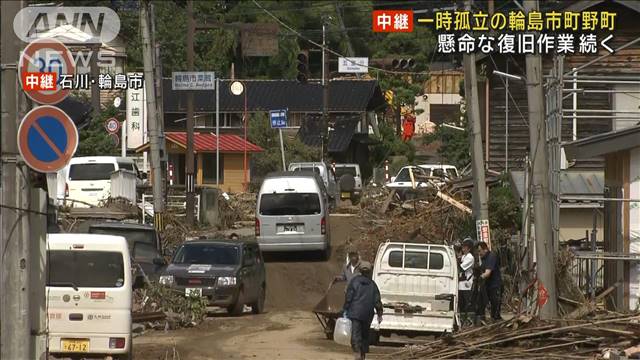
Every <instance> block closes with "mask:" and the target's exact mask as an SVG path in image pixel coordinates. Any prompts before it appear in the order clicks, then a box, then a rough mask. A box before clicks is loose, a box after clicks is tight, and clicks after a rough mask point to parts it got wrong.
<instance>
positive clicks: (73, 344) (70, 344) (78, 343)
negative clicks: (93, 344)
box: [62, 339, 89, 352]
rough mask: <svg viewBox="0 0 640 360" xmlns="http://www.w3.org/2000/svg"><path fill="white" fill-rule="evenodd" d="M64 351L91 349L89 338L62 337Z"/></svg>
mask: <svg viewBox="0 0 640 360" xmlns="http://www.w3.org/2000/svg"><path fill="white" fill-rule="evenodd" d="M62 351H66V352H87V351H89V340H87V339H62Z"/></svg>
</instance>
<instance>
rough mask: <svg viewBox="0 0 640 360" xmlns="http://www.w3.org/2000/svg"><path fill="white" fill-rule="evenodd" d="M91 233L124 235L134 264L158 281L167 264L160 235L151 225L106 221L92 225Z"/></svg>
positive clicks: (151, 278)
mask: <svg viewBox="0 0 640 360" xmlns="http://www.w3.org/2000/svg"><path fill="white" fill-rule="evenodd" d="M89 233H90V234H106V235H117V236H123V237H124V238H125V239H126V240H127V244H128V247H129V253H130V254H131V258H132V259H133V262H134V264H135V265H137V266H140V267H141V268H142V270H143V271H144V273H145V274H146V275H147V276H148V278H149V280H152V281H157V280H158V278H159V277H160V274H162V272H163V271H164V269H165V268H166V266H167V264H166V262H165V260H164V258H163V256H162V255H163V254H162V241H161V240H160V235H159V234H158V232H157V231H156V229H155V228H154V227H153V226H151V225H146V224H133V223H123V222H105V223H100V224H95V225H91V226H90V227H89Z"/></svg>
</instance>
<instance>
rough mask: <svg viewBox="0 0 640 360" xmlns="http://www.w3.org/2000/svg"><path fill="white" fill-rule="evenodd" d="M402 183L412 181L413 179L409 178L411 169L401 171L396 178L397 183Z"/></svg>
mask: <svg viewBox="0 0 640 360" xmlns="http://www.w3.org/2000/svg"><path fill="white" fill-rule="evenodd" d="M402 181H411V178H410V177H409V169H407V168H405V169H402V170H400V172H399V173H398V175H397V176H396V182H402Z"/></svg>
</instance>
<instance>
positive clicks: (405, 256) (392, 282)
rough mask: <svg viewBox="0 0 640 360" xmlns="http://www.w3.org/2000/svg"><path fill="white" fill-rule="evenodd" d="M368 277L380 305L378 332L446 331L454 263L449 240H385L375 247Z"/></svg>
mask: <svg viewBox="0 0 640 360" xmlns="http://www.w3.org/2000/svg"><path fill="white" fill-rule="evenodd" d="M373 280H374V281H375V282H376V284H377V285H378V288H379V289H380V296H381V299H382V306H383V308H384V312H383V319H382V323H380V324H378V323H377V320H376V319H374V321H373V324H372V325H371V328H372V330H373V335H374V337H373V339H372V340H373V341H372V343H375V342H377V341H376V340H378V339H379V336H390V335H391V333H397V334H400V335H416V334H419V333H451V332H453V330H454V328H455V325H456V312H457V306H458V266H457V264H456V257H455V253H454V250H453V248H452V247H451V246H446V245H436V244H412V243H397V242H386V243H384V244H381V245H380V247H379V248H378V254H377V255H376V260H375V264H374V266H373Z"/></svg>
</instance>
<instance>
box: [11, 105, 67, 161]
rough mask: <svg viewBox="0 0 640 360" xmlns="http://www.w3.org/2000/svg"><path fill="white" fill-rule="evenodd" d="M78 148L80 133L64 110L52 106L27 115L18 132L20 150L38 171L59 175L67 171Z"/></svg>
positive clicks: (46, 106) (41, 107)
mask: <svg viewBox="0 0 640 360" xmlns="http://www.w3.org/2000/svg"><path fill="white" fill-rule="evenodd" d="M77 147H78V129H77V128H76V125H75V124H74V123H73V121H72V120H71V118H69V116H68V115H67V114H66V113H65V112H64V111H62V110H60V109H58V108H57V107H54V106H50V105H43V106H39V107H37V108H35V109H33V110H31V111H29V112H28V113H27V115H26V116H25V117H24V119H23V120H22V123H20V127H19V128H18V150H19V151H20V155H22V158H23V159H24V161H25V162H26V163H27V165H29V167H31V168H32V169H33V170H35V171H39V172H43V173H48V172H56V171H58V170H60V169H62V168H63V167H65V166H66V165H67V164H68V163H69V160H71V158H72V157H73V154H75V152H76V149H77Z"/></svg>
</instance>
